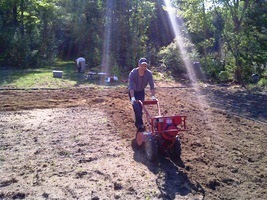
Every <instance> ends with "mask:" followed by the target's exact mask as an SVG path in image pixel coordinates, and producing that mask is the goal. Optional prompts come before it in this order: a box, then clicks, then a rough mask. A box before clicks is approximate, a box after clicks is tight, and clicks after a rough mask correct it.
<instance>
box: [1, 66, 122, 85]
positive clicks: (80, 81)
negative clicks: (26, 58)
mask: <svg viewBox="0 0 267 200" xmlns="http://www.w3.org/2000/svg"><path fill="white" fill-rule="evenodd" d="M53 70H60V71H63V77H62V78H54V77H53ZM0 77H1V79H0V88H12V89H32V88H34V89H42V88H51V89H52V88H68V87H76V86H90V85H92V84H94V85H96V84H100V80H99V79H86V78H85V74H82V73H77V71H76V68H75V64H74V62H73V61H58V62H56V63H55V64H54V65H53V66H45V67H42V68H38V69H24V70H23V69H9V70H6V69H5V70H1V69H0ZM116 84H118V83H116ZM109 85H114V84H110V83H109Z"/></svg>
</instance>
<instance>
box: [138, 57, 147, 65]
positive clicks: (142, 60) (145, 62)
mask: <svg viewBox="0 0 267 200" xmlns="http://www.w3.org/2000/svg"><path fill="white" fill-rule="evenodd" d="M138 63H139V65H141V64H146V65H147V60H146V58H140V60H139V62H138Z"/></svg>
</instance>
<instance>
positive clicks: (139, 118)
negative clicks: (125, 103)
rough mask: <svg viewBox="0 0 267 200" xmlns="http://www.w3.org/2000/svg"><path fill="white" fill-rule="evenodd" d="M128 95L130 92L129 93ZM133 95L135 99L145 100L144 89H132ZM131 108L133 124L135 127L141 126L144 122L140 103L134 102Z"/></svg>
mask: <svg viewBox="0 0 267 200" xmlns="http://www.w3.org/2000/svg"><path fill="white" fill-rule="evenodd" d="M129 97H130V98H131V96H130V93H129ZM134 97H135V99H136V101H138V100H141V101H142V102H143V101H144V100H145V90H142V91H134ZM133 110H134V114H135V126H136V128H143V127H144V122H143V110H142V106H141V104H140V103H134V104H133Z"/></svg>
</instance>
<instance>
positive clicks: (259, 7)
mask: <svg viewBox="0 0 267 200" xmlns="http://www.w3.org/2000/svg"><path fill="white" fill-rule="evenodd" d="M171 2H172V3H173V5H174V6H175V10H176V16H177V24H176V26H177V27H178V26H180V24H181V22H184V23H185V26H181V27H180V28H181V29H182V31H181V32H182V37H184V40H187V41H188V42H187V44H190V45H186V47H185V49H186V50H187V51H188V52H187V53H188V54H190V56H189V59H190V60H191V61H192V62H193V61H195V60H196V59H197V60H198V61H200V62H201V65H202V67H203V69H204V71H205V72H206V75H207V76H208V78H215V79H216V78H219V79H220V77H219V74H220V72H221V71H226V72H225V73H224V74H228V75H229V77H227V79H231V78H233V79H234V80H236V81H238V82H240V83H241V82H249V77H250V75H251V74H252V73H258V74H259V75H260V77H265V78H266V65H267V16H266V15H267V14H266V13H267V2H266V1H265V0H257V1H254V0H209V1H207V0H187V1H179V0H172V1H171ZM165 3H166V1H165V0H145V1H140V0H0V45H1V48H0V66H1V67H5V68H6V67H11V66H12V67H15V68H28V67H31V68H32V67H34V68H38V67H40V66H43V65H46V64H49V63H53V62H54V61H55V60H56V59H61V60H74V59H75V58H76V57H78V56H84V57H85V58H86V60H87V63H88V66H89V67H92V68H93V67H97V66H106V65H108V66H110V67H109V69H110V70H111V71H114V70H115V71H126V72H128V70H129V69H131V68H133V67H135V66H136V62H137V59H138V58H139V57H140V56H146V57H147V58H148V59H149V60H150V62H151V64H152V65H159V64H161V63H163V62H164V64H165V65H166V66H169V67H170V68H171V69H172V70H173V71H176V72H181V71H185V67H184V63H183V61H184V60H183V59H182V57H183V56H184V54H182V53H181V52H180V49H179V48H178V47H177V45H176V44H177V40H178V39H177V38H176V40H175V31H174V30H173V27H172V24H171V22H170V20H169V16H168V12H167V10H166V7H165V6H164V5H165ZM188 36H190V37H188ZM185 38H186V39H185ZM178 42H179V41H178ZM189 46H190V47H189ZM112 68H115V69H112ZM224 79H225V78H224ZM261 83H264V81H263V80H261Z"/></svg>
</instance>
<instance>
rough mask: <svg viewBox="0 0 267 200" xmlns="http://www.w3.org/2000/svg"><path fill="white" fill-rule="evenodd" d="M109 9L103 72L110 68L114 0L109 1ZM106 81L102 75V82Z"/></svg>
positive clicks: (102, 63)
mask: <svg viewBox="0 0 267 200" xmlns="http://www.w3.org/2000/svg"><path fill="white" fill-rule="evenodd" d="M107 4H108V5H107V10H106V22H105V32H104V41H103V53H102V62H101V72H104V73H107V74H108V73H109V70H110V56H109V55H110V39H111V28H112V27H111V21H112V20H111V17H112V10H113V1H107ZM104 83H105V77H104V76H102V78H101V79H100V84H101V85H103V84H104Z"/></svg>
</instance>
